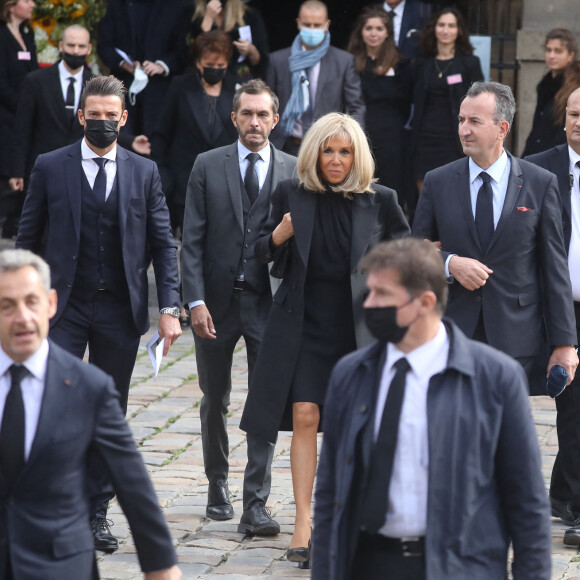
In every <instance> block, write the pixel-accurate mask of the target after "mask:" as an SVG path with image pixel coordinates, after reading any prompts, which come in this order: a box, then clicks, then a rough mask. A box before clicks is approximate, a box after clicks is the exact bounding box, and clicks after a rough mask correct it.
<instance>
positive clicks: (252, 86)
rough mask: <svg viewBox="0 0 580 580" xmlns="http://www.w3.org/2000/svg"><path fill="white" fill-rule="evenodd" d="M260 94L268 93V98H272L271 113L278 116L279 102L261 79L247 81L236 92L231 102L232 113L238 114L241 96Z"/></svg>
mask: <svg viewBox="0 0 580 580" xmlns="http://www.w3.org/2000/svg"><path fill="white" fill-rule="evenodd" d="M262 93H268V94H269V95H270V97H272V113H273V114H274V117H275V116H276V115H277V114H278V109H279V107H280V101H279V100H278V97H277V96H276V93H275V92H274V91H273V90H272V89H271V88H270V87H269V86H268V85H267V84H266V83H265V82H264V81H263V80H262V79H252V80H251V81H247V82H245V83H244V84H243V85H242V86H241V87H240V88H239V89H238V90H237V91H236V94H235V95H234V100H233V102H232V111H233V112H234V113H237V112H238V109H239V108H240V100H241V98H242V95H243V94H246V95H261V94H262Z"/></svg>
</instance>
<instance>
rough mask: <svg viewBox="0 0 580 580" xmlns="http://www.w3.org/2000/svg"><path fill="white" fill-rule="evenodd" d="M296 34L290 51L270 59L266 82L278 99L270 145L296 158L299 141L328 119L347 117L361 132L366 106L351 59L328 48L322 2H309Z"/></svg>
mask: <svg viewBox="0 0 580 580" xmlns="http://www.w3.org/2000/svg"><path fill="white" fill-rule="evenodd" d="M296 23H297V25H298V31H299V34H298V35H297V36H296V38H295V39H294V42H293V43H292V46H291V47H288V48H283V49H282V50H277V51H276V52H273V53H272V54H271V55H270V60H269V62H268V72H267V80H268V84H269V85H270V86H271V87H272V90H273V91H274V92H275V93H276V94H277V95H278V98H279V99H280V123H279V126H278V128H277V129H276V130H275V131H274V132H273V133H272V137H271V141H272V143H273V144H274V145H275V146H276V147H278V148H279V149H282V151H286V152H287V153H290V154H291V155H297V154H298V149H299V148H300V144H301V143H302V138H303V137H304V134H305V133H306V131H307V130H308V129H309V128H310V126H311V125H312V123H313V122H314V121H316V119H318V118H320V117H322V116H323V115H326V114H327V113H332V112H335V111H337V112H340V113H348V114H349V115H352V116H353V117H355V119H356V120H357V121H358V122H359V123H360V124H361V125H363V127H364V117H365V104H364V99H363V96H362V90H361V83H360V76H359V73H358V71H357V70H356V66H355V62H354V57H353V56H352V54H349V53H348V52H345V51H344V50H340V49H338V48H335V47H334V46H330V32H329V28H330V20H329V19H328V9H327V7H326V4H324V2H320V1H319V0H307V1H306V2H303V3H302V4H301V6H300V10H299V12H298V18H297V19H296Z"/></svg>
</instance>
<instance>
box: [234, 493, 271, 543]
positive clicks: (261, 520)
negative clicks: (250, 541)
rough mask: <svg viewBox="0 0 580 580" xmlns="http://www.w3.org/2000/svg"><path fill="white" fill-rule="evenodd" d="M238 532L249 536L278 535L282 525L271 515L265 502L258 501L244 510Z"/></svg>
mask: <svg viewBox="0 0 580 580" xmlns="http://www.w3.org/2000/svg"><path fill="white" fill-rule="evenodd" d="M238 532H239V533H241V534H246V535H248V536H276V535H277V534H279V533H280V526H279V525H278V522H276V521H274V520H273V519H272V518H271V517H270V510H269V509H268V508H267V507H266V506H265V505H264V502H261V501H258V502H256V503H254V504H252V505H251V506H250V507H249V508H248V509H247V510H244V513H243V514H242V517H241V519H240V523H239V525H238Z"/></svg>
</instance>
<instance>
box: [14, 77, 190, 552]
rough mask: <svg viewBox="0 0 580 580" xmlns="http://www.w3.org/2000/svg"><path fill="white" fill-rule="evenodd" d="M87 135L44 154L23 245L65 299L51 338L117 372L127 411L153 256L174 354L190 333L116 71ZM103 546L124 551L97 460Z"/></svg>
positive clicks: (87, 97)
mask: <svg viewBox="0 0 580 580" xmlns="http://www.w3.org/2000/svg"><path fill="white" fill-rule="evenodd" d="M78 117H79V121H80V124H81V125H82V126H83V127H84V129H85V137H84V139H83V140H82V141H80V142H78V143H75V144H74V145H69V146H67V147H63V148H62V149H57V150H56V151H53V152H51V153H46V154H44V155H40V156H39V157H38V159H37V160H36V164H35V166H34V169H33V171H32V175H31V177H30V185H29V187H28V192H27V195H26V201H25V203H24V210H23V212H22V219H21V222H20V229H19V231H18V238H17V240H16V246H17V247H19V248H26V249H29V250H32V251H33V252H35V253H37V254H42V256H43V257H44V258H45V260H46V261H47V262H48V264H49V265H50V267H51V269H52V284H53V287H54V288H55V289H56V291H57V293H58V296H59V303H58V308H57V312H56V314H55V316H54V318H53V319H52V321H51V330H50V336H51V338H52V339H53V340H54V341H55V342H56V343H57V344H59V345H60V346H62V347H64V348H65V349H66V350H68V351H69V352H72V353H73V354H75V355H76V356H78V357H79V358H82V357H83V355H84V353H85V349H86V347H87V344H88V346H89V360H90V361H91V362H93V363H94V364H96V365H97V366H98V367H99V368H101V369H103V370H104V371H105V372H107V373H108V374H110V375H111V376H112V377H113V378H114V380H115V386H116V387H117V390H118V391H119V394H120V399H121V408H122V410H123V412H125V411H126V409H127V398H128V394H129V383H130V381H131V373H132V372H133V367H134V364H135V358H136V356H137V350H138V347H139V340H140V336H141V335H142V334H144V333H145V332H146V331H147V330H148V329H149V310H148V280H147V268H148V266H149V263H150V261H151V260H152V261H153V267H154V269H155V279H156V283H157V298H158V301H159V307H160V312H161V316H160V319H159V335H160V337H162V338H165V353H166V352H167V350H168V349H169V347H170V346H171V344H172V343H173V342H174V341H175V340H176V339H177V337H178V336H179V335H180V334H181V328H180V326H179V322H178V320H177V318H178V316H179V293H178V272H177V257H176V248H175V243H174V241H173V238H172V236H171V229H170V225H169V212H168V211H167V205H166V203H165V197H164V195H163V192H162V190H161V185H160V179H159V173H158V171H157V167H156V165H155V164H154V163H153V162H152V161H150V160H147V159H143V158H142V157H139V156H138V155H135V154H133V153H129V152H128V151H126V150H124V149H122V148H121V147H118V146H117V142H116V137H117V135H118V130H119V128H120V127H121V126H122V125H123V124H124V123H125V120H126V118H127V111H126V110H124V88H123V85H122V83H121V81H119V80H118V79H116V78H115V77H112V76H109V77H95V78H93V79H91V80H90V81H89V82H88V83H87V84H86V86H85V89H84V91H83V94H82V97H81V102H80V109H79V112H78ZM92 471H93V479H92V482H91V483H92V484H94V487H95V489H93V490H92V496H93V500H94V501H93V506H92V508H91V511H92V513H91V515H92V516H93V524H94V529H95V537H96V540H97V546H98V547H99V548H100V549H101V548H102V549H107V550H114V549H116V547H117V541H116V539H115V538H114V537H113V536H112V535H110V533H109V530H108V528H107V526H106V512H107V505H108V502H109V500H110V499H111V498H112V497H113V493H112V490H110V489H107V485H106V482H105V481H98V480H99V478H100V477H101V476H102V474H103V471H104V469H103V468H102V466H98V462H95V464H94V465H93V469H92Z"/></svg>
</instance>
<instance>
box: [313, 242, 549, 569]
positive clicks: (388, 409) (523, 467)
mask: <svg viewBox="0 0 580 580" xmlns="http://www.w3.org/2000/svg"><path fill="white" fill-rule="evenodd" d="M361 268H362V269H364V270H366V271H367V272H368V278H367V286H368V288H369V295H368V297H367V299H366V301H365V305H364V306H365V320H366V323H367V326H368V328H369V330H370V331H371V332H372V334H373V335H374V336H375V338H376V339H377V342H375V343H374V344H372V345H370V346H369V347H367V348H364V349H362V350H359V351H357V352H355V353H352V354H350V355H348V356H346V357H344V358H343V359H342V360H341V361H340V362H339V363H338V364H337V365H336V367H335V368H334V370H333V373H332V376H331V379H330V385H329V388H328V392H327V395H326V401H325V406H324V423H323V431H324V438H323V442H322V450H321V454H320V463H319V466H318V475H317V477H318V480H317V487H316V497H315V514H314V538H313V546H315V552H314V560H313V568H312V580H323V579H324V580H355V579H359V578H364V579H365V580H425V579H440V578H445V579H446V580H465V579H466V578H489V579H491V578H497V579H499V578H504V577H505V574H506V568H507V555H508V548H509V545H510V542H513V548H514V561H513V566H512V572H513V576H514V578H515V579H516V580H524V579H528V578H534V579H537V580H548V579H549V578H550V559H551V558H550V548H551V534H550V531H551V530H550V521H549V510H548V502H547V498H546V492H545V488H544V480H543V476H542V471H541V459H540V452H539V448H538V442H537V437H536V432H535V428H534V424H533V421H532V418H531V415H530V412H529V407H528V402H527V386H526V377H525V374H524V372H523V370H522V368H521V366H520V365H519V364H517V363H516V362H515V361H513V360H512V359H511V358H510V357H508V356H506V355H505V354H503V353H501V352H499V351H497V350H495V349H493V348H490V347H489V346H487V345H485V344H482V343H479V342H476V341H473V340H469V339H467V338H466V336H465V335H464V334H463V333H462V332H461V330H459V328H458V327H457V326H456V325H455V324H454V323H453V322H451V321H450V320H448V319H445V318H444V319H442V316H443V311H444V310H445V306H446V302H447V292H448V284H447V280H446V277H445V272H444V267H443V264H442V262H441V258H440V257H439V255H438V252H437V251H436V250H435V248H434V247H433V246H432V245H431V244H429V243H428V242H426V241H424V240H418V239H413V238H407V239H403V240H396V241H392V242H387V243H383V244H381V245H379V246H377V247H376V248H374V249H373V250H372V251H371V252H369V253H368V254H367V256H365V258H364V259H363V261H362V263H361Z"/></svg>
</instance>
